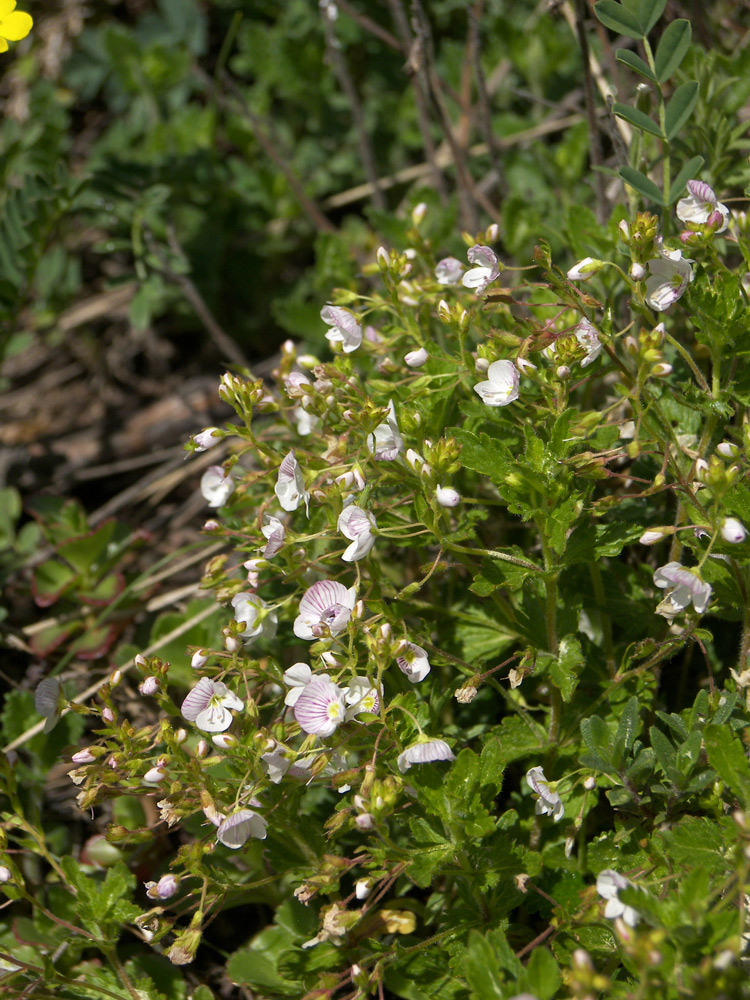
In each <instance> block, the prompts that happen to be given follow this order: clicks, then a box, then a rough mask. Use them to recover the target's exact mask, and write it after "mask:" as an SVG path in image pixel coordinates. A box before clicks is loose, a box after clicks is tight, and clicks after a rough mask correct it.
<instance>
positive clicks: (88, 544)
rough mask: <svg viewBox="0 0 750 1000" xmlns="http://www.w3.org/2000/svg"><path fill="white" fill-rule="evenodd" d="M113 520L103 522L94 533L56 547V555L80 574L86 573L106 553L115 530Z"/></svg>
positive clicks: (72, 539)
mask: <svg viewBox="0 0 750 1000" xmlns="http://www.w3.org/2000/svg"><path fill="white" fill-rule="evenodd" d="M115 526H116V525H115V522H114V521H113V520H109V521H105V522H104V524H102V525H100V526H99V527H98V528H97V529H96V530H95V531H91V532H89V533H88V534H86V535H82V536H81V537H79V538H71V539H69V540H68V541H65V542H62V543H61V544H60V545H58V547H57V552H58V555H60V556H62V558H63V559H64V560H65V561H66V562H67V563H70V565H71V566H72V567H73V568H74V569H77V570H78V571H79V572H81V573H87V572H88V571H89V570H90V569H91V567H92V566H94V565H95V564H96V563H97V562H98V561H99V560H100V559H101V557H102V556H103V555H104V554H105V553H106V551H107V546H108V545H109V543H110V540H111V539H112V534H113V532H114V530H115Z"/></svg>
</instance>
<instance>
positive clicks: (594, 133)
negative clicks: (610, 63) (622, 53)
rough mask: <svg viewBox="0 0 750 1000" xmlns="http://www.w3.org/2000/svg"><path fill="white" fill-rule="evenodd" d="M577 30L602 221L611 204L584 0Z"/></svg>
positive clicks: (579, 4) (578, 12)
mask: <svg viewBox="0 0 750 1000" xmlns="http://www.w3.org/2000/svg"><path fill="white" fill-rule="evenodd" d="M575 32H576V36H577V37H578V46H579V48H580V50H581V60H582V62H583V100H584V106H585V108H586V123H587V125H588V132H589V153H590V156H591V166H592V167H593V168H594V190H595V192H596V216H597V220H598V221H599V222H600V223H603V222H604V221H605V220H606V219H608V218H609V206H608V204H607V193H606V189H605V185H604V174H603V173H602V170H601V168H602V167H603V166H604V153H603V151H602V137H601V133H600V132H599V125H598V123H597V120H596V105H595V103H594V81H593V77H592V73H591V61H590V57H589V43H588V39H587V37H586V7H585V5H584V0H575Z"/></svg>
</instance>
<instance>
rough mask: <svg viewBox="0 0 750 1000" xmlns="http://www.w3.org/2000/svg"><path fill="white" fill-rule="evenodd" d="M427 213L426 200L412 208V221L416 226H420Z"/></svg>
mask: <svg viewBox="0 0 750 1000" xmlns="http://www.w3.org/2000/svg"><path fill="white" fill-rule="evenodd" d="M425 215H427V204H426V203H425V202H424V201H420V202H419V204H417V205H415V206H414V208H413V209H412V210H411V221H412V222H413V223H414V225H415V226H418V225H419V224H420V223H421V222H422V220H423V219H424V217H425Z"/></svg>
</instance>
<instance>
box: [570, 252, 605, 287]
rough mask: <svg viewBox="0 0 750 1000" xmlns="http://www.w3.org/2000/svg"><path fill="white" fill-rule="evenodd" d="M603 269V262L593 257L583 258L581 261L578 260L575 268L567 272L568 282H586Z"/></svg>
mask: <svg viewBox="0 0 750 1000" xmlns="http://www.w3.org/2000/svg"><path fill="white" fill-rule="evenodd" d="M603 267H604V261H603V260H597V259H596V258H595V257H584V258H583V260H579V261H578V263H577V264H576V265H575V267H571V269H570V270H569V271H568V280H569V281H587V280H588V279H589V278H593V276H594V275H595V274H596V272H597V271H601V269H602V268H603Z"/></svg>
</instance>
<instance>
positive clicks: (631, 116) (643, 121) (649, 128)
mask: <svg viewBox="0 0 750 1000" xmlns="http://www.w3.org/2000/svg"><path fill="white" fill-rule="evenodd" d="M612 110H613V111H614V113H615V114H616V115H617V117H618V118H624V119H625V121H626V122H630V124H631V125H635V127H636V128H639V129H641V131H642V132H650V133H651V135H656V136H658V137H659V138H660V139H661V138H663V135H662V131H661V128H660V127H659V126H658V125H657V123H656V122H655V121H654V120H653V119H652V118H649V116H648V115H647V114H644V113H643V111H639V110H638V108H631V107H630V105H629V104H613V105H612Z"/></svg>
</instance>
